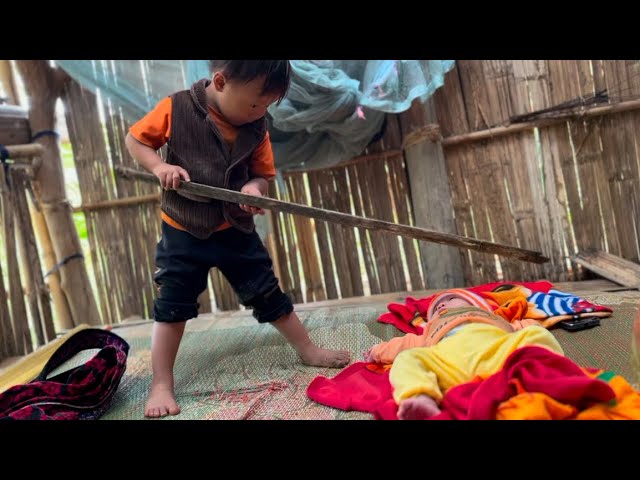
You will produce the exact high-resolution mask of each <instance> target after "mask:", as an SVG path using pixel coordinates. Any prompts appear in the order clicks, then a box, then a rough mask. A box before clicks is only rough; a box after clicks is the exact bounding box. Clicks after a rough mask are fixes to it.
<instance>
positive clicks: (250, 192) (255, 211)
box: [240, 183, 264, 215]
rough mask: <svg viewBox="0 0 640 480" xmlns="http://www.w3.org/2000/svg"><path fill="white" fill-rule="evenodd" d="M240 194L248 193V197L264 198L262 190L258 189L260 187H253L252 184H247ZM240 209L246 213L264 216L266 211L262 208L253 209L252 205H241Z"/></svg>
mask: <svg viewBox="0 0 640 480" xmlns="http://www.w3.org/2000/svg"><path fill="white" fill-rule="evenodd" d="M240 193H246V194H247V195H255V196H256V197H261V196H262V192H261V191H260V189H258V187H256V186H255V185H252V184H251V183H247V184H246V185H245V186H244V187H242V189H241V190H240ZM240 208H241V209H242V210H244V211H245V212H249V213H252V214H254V215H255V214H259V215H264V210H263V209H262V208H260V207H252V206H251V205H242V204H241V205H240Z"/></svg>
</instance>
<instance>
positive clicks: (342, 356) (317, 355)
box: [298, 344, 351, 368]
mask: <svg viewBox="0 0 640 480" xmlns="http://www.w3.org/2000/svg"><path fill="white" fill-rule="evenodd" d="M298 354H299V355H300V358H301V359H302V362H303V363H305V364H307V365H311V366H312V367H330V368H340V367H344V366H345V365H346V364H348V363H349V360H350V358H351V357H350V355H349V352H347V351H346V350H327V349H324V348H319V347H316V346H315V345H313V344H311V345H309V346H308V347H307V348H305V349H304V350H300V351H299V352H298Z"/></svg>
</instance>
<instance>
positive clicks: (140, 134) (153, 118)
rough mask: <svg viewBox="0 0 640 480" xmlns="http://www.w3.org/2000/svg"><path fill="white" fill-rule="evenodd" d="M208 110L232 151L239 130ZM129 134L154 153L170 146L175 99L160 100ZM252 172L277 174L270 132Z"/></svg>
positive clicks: (255, 156) (254, 159) (165, 217)
mask: <svg viewBox="0 0 640 480" xmlns="http://www.w3.org/2000/svg"><path fill="white" fill-rule="evenodd" d="M207 107H208V109H209V115H210V116H211V119H212V120H213V123H215V125H216V127H218V131H219V132H220V134H221V135H222V138H224V140H225V142H227V145H229V149H232V148H233V145H234V143H235V141H236V138H238V127H235V126H233V125H231V124H230V123H229V122H227V121H226V120H225V119H224V118H223V117H222V116H221V115H220V114H219V113H218V112H216V111H215V110H214V109H213V108H211V106H209V105H208V106H207ZM129 133H130V134H131V136H132V137H133V138H135V139H136V140H138V141H139V142H140V143H143V144H145V145H146V146H148V147H151V148H153V149H154V150H158V149H159V148H160V147H162V146H163V145H164V144H165V143H167V141H168V140H169V136H170V134H171V97H166V98H163V99H162V100H160V102H158V104H157V105H156V107H155V108H154V109H153V110H151V111H150V112H149V113H147V114H146V115H145V116H144V117H142V118H141V119H140V120H138V121H137V122H136V123H134V124H133V125H132V126H131V128H130V129H129ZM249 172H250V173H251V175H253V176H255V177H263V178H266V179H267V180H269V179H270V178H272V177H274V176H275V175H276V167H275V164H274V162H273V151H272V150H271V140H270V139H269V132H267V134H266V135H265V137H264V140H263V141H262V142H260V144H259V145H258V146H257V147H256V149H255V150H254V152H253V154H252V157H251V160H250V164H249ZM162 219H163V220H164V221H165V222H167V223H168V224H169V225H171V226H172V227H174V228H177V229H178V230H183V231H186V228H184V227H183V226H182V225H180V224H179V223H178V222H176V221H175V220H173V219H172V218H171V217H169V215H167V214H166V213H165V212H162ZM229 227H231V224H230V223H229V222H224V223H223V224H222V225H220V226H219V227H218V228H216V229H215V231H216V232H217V231H220V230H224V229H225V228H229Z"/></svg>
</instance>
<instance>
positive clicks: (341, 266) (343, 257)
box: [319, 170, 354, 298]
mask: <svg viewBox="0 0 640 480" xmlns="http://www.w3.org/2000/svg"><path fill="white" fill-rule="evenodd" d="M319 179H320V185H321V188H322V204H323V205H324V206H325V207H326V209H329V210H332V211H336V210H337V209H338V208H339V205H338V196H337V193H336V186H335V184H334V173H333V171H332V170H325V171H324V172H322V174H321V175H320V176H319ZM345 230H346V229H344V228H342V227H341V226H340V225H336V224H335V223H330V224H329V232H330V236H329V239H330V241H331V250H332V252H333V258H334V262H335V268H336V274H337V277H338V284H339V286H340V296H341V297H342V298H345V297H353V296H354V291H353V283H352V281H351V272H350V268H349V255H348V254H347V250H348V249H353V248H354V245H348V244H347V243H346V239H345V233H346V232H345Z"/></svg>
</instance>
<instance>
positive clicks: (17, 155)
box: [5, 143, 44, 163]
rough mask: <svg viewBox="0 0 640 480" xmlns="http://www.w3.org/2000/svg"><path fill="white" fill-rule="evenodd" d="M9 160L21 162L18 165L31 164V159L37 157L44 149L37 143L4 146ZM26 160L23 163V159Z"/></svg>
mask: <svg viewBox="0 0 640 480" xmlns="http://www.w3.org/2000/svg"><path fill="white" fill-rule="evenodd" d="M5 148H6V149H7V151H8V152H9V158H10V159H11V160H18V159H20V160H23V161H21V162H18V163H25V162H26V163H31V157H37V156H40V155H42V154H43V153H44V148H42V145H40V144H39V143H26V144H23V145H5ZM25 158H26V159H27V160H26V161H24V159H25Z"/></svg>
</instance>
